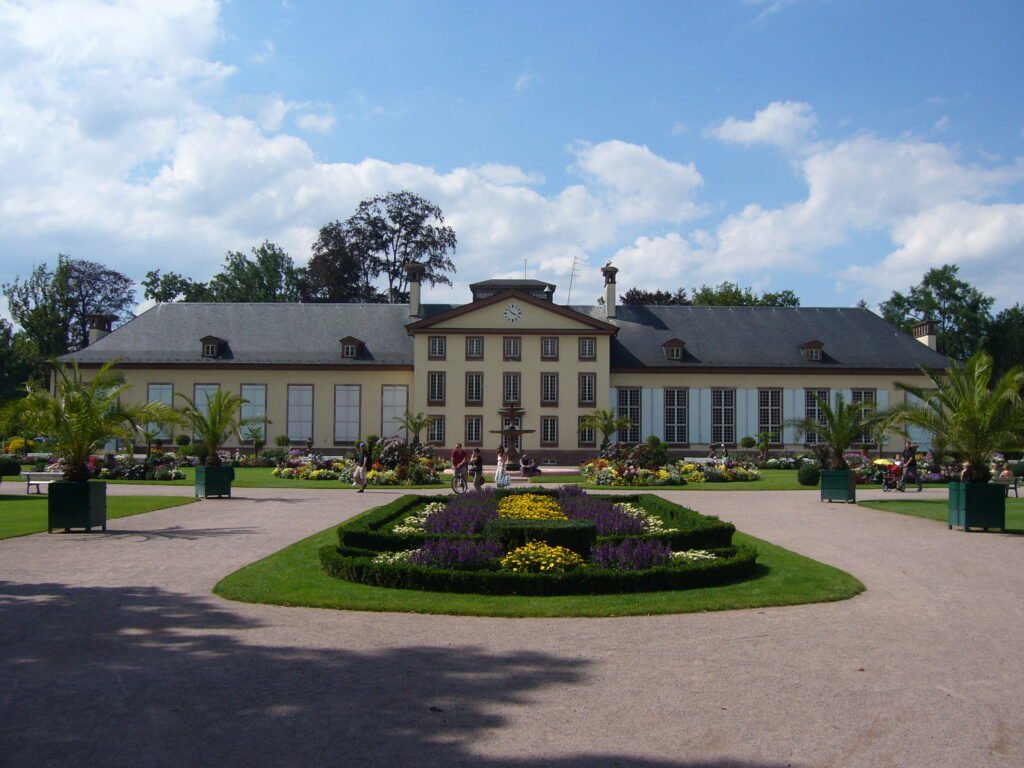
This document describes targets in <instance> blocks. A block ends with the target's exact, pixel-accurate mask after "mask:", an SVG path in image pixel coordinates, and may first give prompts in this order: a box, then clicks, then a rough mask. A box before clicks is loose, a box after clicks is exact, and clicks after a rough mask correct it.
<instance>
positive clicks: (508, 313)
mask: <svg viewBox="0 0 1024 768" xmlns="http://www.w3.org/2000/svg"><path fill="white" fill-rule="evenodd" d="M504 315H505V319H506V320H508V321H509V322H510V323H518V322H519V321H520V320H522V318H523V310H522V309H521V308H520V306H519V305H518V304H509V305H508V306H507V307H505V312H504Z"/></svg>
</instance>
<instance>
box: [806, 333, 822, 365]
mask: <svg viewBox="0 0 1024 768" xmlns="http://www.w3.org/2000/svg"><path fill="white" fill-rule="evenodd" d="M824 349H825V345H824V344H822V343H821V342H820V341H818V340H817V339H813V340H811V341H808V342H806V343H804V344H801V345H800V354H801V355H803V358H804V360H806V361H807V362H808V363H820V362H821V361H822V360H823V359H824V357H825V355H824Z"/></svg>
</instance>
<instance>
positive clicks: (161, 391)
mask: <svg viewBox="0 0 1024 768" xmlns="http://www.w3.org/2000/svg"><path fill="white" fill-rule="evenodd" d="M146 402H149V403H163V404H164V405H168V406H171V407H174V385H173V384H150V385H149V388H148V391H147V394H146ZM158 426H160V425H158V424H150V425H149V430H150V431H151V432H152V431H154V430H155V429H156V428H157V427H158ZM153 437H154V438H155V439H157V440H169V439H170V438H171V430H170V428H169V427H167V425H164V426H162V427H161V428H160V431H159V432H158V433H157V434H155V435H154V436H153Z"/></svg>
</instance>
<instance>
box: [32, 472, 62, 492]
mask: <svg viewBox="0 0 1024 768" xmlns="http://www.w3.org/2000/svg"><path fill="white" fill-rule="evenodd" d="M21 476H22V477H23V478H25V493H29V491H30V490H31V488H32V486H33V485H34V486H35V487H36V493H42V492H43V489H42V486H44V485H49V484H50V483H52V482H54V481H56V480H63V479H64V473H63V472H22V473H21Z"/></svg>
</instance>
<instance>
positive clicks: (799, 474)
mask: <svg viewBox="0 0 1024 768" xmlns="http://www.w3.org/2000/svg"><path fill="white" fill-rule="evenodd" d="M820 479H821V470H820V469H818V467H817V466H816V465H815V464H804V465H803V466H802V467H800V469H798V470H797V471H796V481H797V482H798V483H800V485H817V484H818V480H820Z"/></svg>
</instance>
